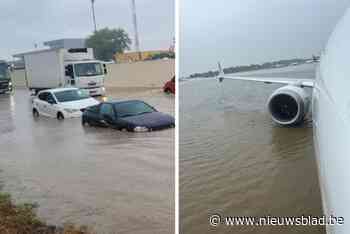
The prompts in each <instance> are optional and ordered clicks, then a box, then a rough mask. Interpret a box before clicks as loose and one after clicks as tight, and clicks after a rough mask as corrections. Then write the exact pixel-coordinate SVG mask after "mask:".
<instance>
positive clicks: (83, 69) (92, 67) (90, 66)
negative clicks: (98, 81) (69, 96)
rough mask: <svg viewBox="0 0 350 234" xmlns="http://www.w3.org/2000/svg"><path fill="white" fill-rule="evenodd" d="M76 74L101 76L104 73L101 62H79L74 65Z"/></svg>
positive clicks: (79, 75)
mask: <svg viewBox="0 0 350 234" xmlns="http://www.w3.org/2000/svg"><path fill="white" fill-rule="evenodd" d="M74 71H75V75H76V76H78V77H81V76H99V75H102V67H101V64H100V63H79V64H75V65H74Z"/></svg>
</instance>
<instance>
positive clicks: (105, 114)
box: [82, 100, 175, 132]
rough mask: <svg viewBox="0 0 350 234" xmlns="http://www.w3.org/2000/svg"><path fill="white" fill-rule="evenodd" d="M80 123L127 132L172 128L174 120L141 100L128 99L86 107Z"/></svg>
mask: <svg viewBox="0 0 350 234" xmlns="http://www.w3.org/2000/svg"><path fill="white" fill-rule="evenodd" d="M82 124H83V125H85V124H88V125H91V126H101V127H112V128H115V129H118V130H126V131H129V132H148V131H154V130H161V129H165V128H172V127H174V126H175V120H174V117H172V116H170V115H167V114H164V113H161V112H158V111H157V110H156V109H155V108H154V107H152V106H150V105H148V104H147V103H145V102H143V101H139V100H129V101H108V102H103V103H100V104H99V105H96V106H92V107H90V108H87V109H86V110H85V111H84V113H83V116H82Z"/></svg>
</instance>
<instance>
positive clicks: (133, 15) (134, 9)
mask: <svg viewBox="0 0 350 234" xmlns="http://www.w3.org/2000/svg"><path fill="white" fill-rule="evenodd" d="M131 7H132V20H133V24H134V33H135V50H136V52H137V53H138V55H139V60H141V59H142V56H141V51H140V41H139V32H138V29H137V16H136V4H135V0H131Z"/></svg>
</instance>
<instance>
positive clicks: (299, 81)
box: [217, 63, 314, 88]
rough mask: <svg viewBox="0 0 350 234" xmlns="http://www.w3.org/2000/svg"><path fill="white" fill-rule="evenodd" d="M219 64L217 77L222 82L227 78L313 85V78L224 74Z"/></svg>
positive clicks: (266, 82)
mask: <svg viewBox="0 0 350 234" xmlns="http://www.w3.org/2000/svg"><path fill="white" fill-rule="evenodd" d="M218 66H219V75H218V76H217V79H219V81H220V82H222V81H223V80H224V79H228V80H245V81H255V82H263V83H265V84H287V85H297V86H301V87H310V88H312V87H314V79H310V78H307V79H298V78H296V79H294V78H285V77H248V76H228V75H225V74H224V72H223V70H222V68H221V64H220V63H218Z"/></svg>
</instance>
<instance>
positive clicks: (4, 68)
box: [0, 63, 10, 80]
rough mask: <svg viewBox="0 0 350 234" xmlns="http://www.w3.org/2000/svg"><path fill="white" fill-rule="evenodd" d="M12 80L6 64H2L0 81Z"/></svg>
mask: <svg viewBox="0 0 350 234" xmlns="http://www.w3.org/2000/svg"><path fill="white" fill-rule="evenodd" d="M7 79H10V74H9V71H8V69H7V64H6V63H0V80H7Z"/></svg>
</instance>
